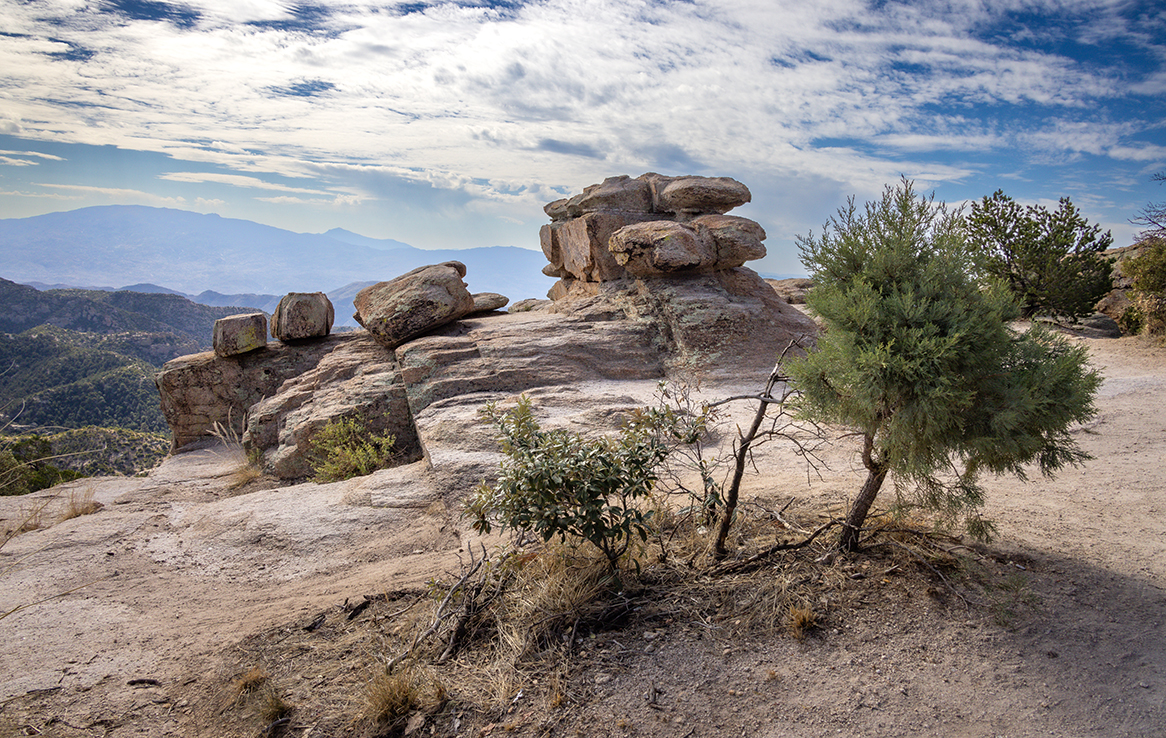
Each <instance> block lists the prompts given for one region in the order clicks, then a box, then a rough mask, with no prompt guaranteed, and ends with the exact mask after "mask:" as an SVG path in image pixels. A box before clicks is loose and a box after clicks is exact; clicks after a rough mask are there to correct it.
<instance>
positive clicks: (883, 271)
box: [788, 180, 1101, 550]
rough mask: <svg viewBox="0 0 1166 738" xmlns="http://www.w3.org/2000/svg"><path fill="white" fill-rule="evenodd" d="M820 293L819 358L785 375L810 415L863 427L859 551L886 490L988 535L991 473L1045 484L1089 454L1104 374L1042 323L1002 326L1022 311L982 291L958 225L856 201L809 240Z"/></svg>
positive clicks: (892, 197)
mask: <svg viewBox="0 0 1166 738" xmlns="http://www.w3.org/2000/svg"><path fill="white" fill-rule="evenodd" d="M798 241H799V247H800V250H801V257H802V263H803V265H805V267H806V269H807V270H808V271H809V273H810V276H811V277H812V278H813V279H814V281H815V287H814V289H813V290H811V291H810V293H809V295H808V296H807V302H808V303H809V306H810V307H811V308H812V309H813V310H814V312H815V313H817V315H818V316H819V317H820V318H821V319H822V320H823V321H824V324H825V330H824V331H823V332H822V335H821V337H820V338H819V341H818V346H817V348H816V350H814V351H812V352H810V353H809V354H808V355H807V356H805V357H804V358H802V359H799V360H795V361H793V362H791V363H790V365H789V366H788V371H789V374H790V376H791V377H792V378H793V380H794V382H795V383H796V387H797V388H798V389H799V390H800V391H801V393H802V398H801V400H800V402H801V405H800V408H799V412H800V413H801V414H802V415H803V416H804V417H807V418H810V419H814V420H818V421H825V422H829V423H836V424H841V425H844V426H849V427H853V428H854V429H855V430H856V431H857V433H858V435H859V436H860V437H861V439H862V462H863V465H864V466H865V468H866V470H867V477H866V482H865V483H864V484H863V486H862V489H861V491H860V493H859V495H858V497H857V498H856V499H855V500H854V502H853V504H852V506H851V508H850V510H849V513H848V515H847V518H846V521H845V524H844V526H843V532H842V538H841V547H842V548H843V549H844V550H855V549H856V548H857V547H858V544H859V534H860V531H861V529H862V526H863V524H864V522H865V520H866V517H867V513H868V512H869V511H870V508H871V505H872V504H873V502H874V500H875V497H876V496H877V495H878V493H879V490H880V489H881V488H882V486H883V482H884V481H885V480H886V479H887V477H888V476H891V477H892V478H893V479H894V480H895V482H896V489H897V490H898V491H899V492H900V493H902V494H903V495H910V496H913V497H914V501H915V502H917V503H919V504H923V505H925V506H927V507H929V508H931V509H935V510H938V511H939V512H941V513H942V514H943V515H944V516H945V517H946V518H947V519H949V520H950V519H957V518H963V519H964V521H965V522H966V523H967V524H968V527H969V530H970V532H972V533H980V534H983V535H986V534H987V533H988V532H989V529H988V528H987V527H985V526H986V524H984V523H983V522H982V521H980V519H979V517H978V515H976V510H977V509H978V508H979V507H980V505H982V503H983V490H982V489H981V487H980V485H979V478H980V475H981V474H982V473H983V472H991V473H1004V472H1011V473H1014V474H1017V475H1018V476H1020V477H1024V473H1025V469H1024V467H1025V465H1026V464H1028V463H1029V462H1032V461H1035V462H1037V463H1038V464H1039V468H1040V470H1041V471H1042V472H1043V473H1044V474H1046V475H1051V474H1052V473H1053V472H1054V471H1056V470H1057V469H1059V468H1061V467H1062V466H1064V465H1065V464H1075V463H1079V462H1080V461H1081V460H1083V459H1085V458H1087V457H1086V455H1085V454H1084V453H1083V452H1082V451H1081V450H1080V449H1079V448H1078V447H1077V445H1076V443H1075V441H1074V440H1073V438H1072V437H1071V436H1070V434H1069V428H1070V426H1071V425H1073V424H1074V423H1079V422H1082V421H1084V420H1087V419H1088V418H1090V417H1092V416H1093V414H1094V412H1095V411H1094V408H1093V396H1094V394H1095V391H1096V389H1097V387H1098V385H1099V383H1100V382H1101V378H1100V376H1099V375H1098V374H1097V373H1096V372H1094V371H1093V370H1091V369H1090V368H1089V366H1088V364H1087V362H1086V354H1085V351H1084V349H1083V348H1079V347H1072V346H1070V345H1069V344H1068V343H1067V342H1065V341H1063V340H1060V339H1059V338H1058V337H1056V336H1054V335H1052V334H1051V333H1049V332H1047V331H1045V330H1043V329H1042V328H1040V327H1039V326H1035V327H1034V328H1033V329H1032V330H1030V331H1028V332H1026V333H1023V334H1018V333H1016V332H1014V331H1013V330H1011V329H1010V328H1009V327H1008V322H1009V321H1010V320H1012V319H1014V318H1015V317H1016V314H1017V308H1016V305H1015V303H1014V302H1013V301H1012V299H1011V298H1010V296H1009V294H1008V293H1007V291H1006V290H1004V289H1002V288H1001V287H1000V286H999V285H996V284H994V285H988V286H983V285H981V284H979V283H978V282H977V280H976V279H975V278H974V275H975V269H974V265H973V261H972V257H971V254H970V252H969V249H968V248H967V246H966V243H965V241H964V229H963V225H962V223H961V219H960V217H959V213H957V212H952V211H950V210H948V209H947V208H946V207H945V206H944V205H943V204H942V203H939V204H936V203H935V202H934V200H933V199H929V198H923V197H919V196H917V195H916V193H915V192H914V189H913V186H912V183H911V182H909V181H906V180H904V181H903V182H901V183H900V185H899V186H898V187H892V186H888V187H887V188H886V190H885V191H884V193H883V196H882V199H881V201H878V202H872V203H867V204H866V206H865V208H864V209H863V210H861V211H860V210H859V209H858V208H857V207H856V206H855V203H854V199H853V198H851V199H850V201H849V202H848V204H847V206H846V207H844V208H842V209H840V210H839V211H838V215H837V216H836V217H833V218H831V219H830V220H829V221H827V223H826V225H825V228H824V230H823V233H822V234H821V236H818V237H815V236H814V234H813V233H811V234H810V235H809V236H805V237H799V239H798Z"/></svg>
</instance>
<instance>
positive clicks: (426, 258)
mask: <svg viewBox="0 0 1166 738" xmlns="http://www.w3.org/2000/svg"><path fill="white" fill-rule="evenodd" d="M450 260H456V261H460V262H462V263H464V264H465V265H466V269H467V274H466V283H467V284H468V285H469V288H470V291H471V292H498V293H501V294H503V295H506V296H507V297H509V298H510V299H511V300H512V301H513V300H520V299H524V298H528V297H543V296H545V295H546V292H547V290H548V289H549V288H550V287H551V285H552V284H553V283H554V280H553V279H551V278H550V277H547V276H545V275H543V274H542V268H543V266H545V265H546V259H545V258H544V257H543V255H542V252H540V251H533V250H529V249H521V248H516V247H512V246H492V247H482V248H474V249H464V250H452V249H446V250H424V249H418V248H414V247H412V246H409V245H408V244H404V243H401V242H400V241H394V240H391V239H374V238H368V237H366V236H361V235H359V234H356V233H352V232H350V231H346V230H344V229H342V228H334V229H332V230H330V231H328V232H326V233H295V232H292V231H287V230H283V229H280V228H274V227H272V226H266V225H261V224H259V223H254V222H251V221H247V220H237V219H233V218H222V217H220V216H218V215H213V214H210V215H204V214H200V213H193V212H188V211H185V210H174V209H170V208H152V207H145V206H140V205H108V206H99V207H90V208H81V209H79V210H71V211H68V212H61V213H49V214H46V215H37V216H33V217H30V218H5V219H0V263H2V264H3V267H2V268H0V276H3V277H5V278H7V279H10V280H13V281H16V282H20V283H23V284H31V285H34V286H37V287H47V286H54V287H55V286H70V287H95V286H98V285H110V287H108V288H107V289H113V288H114V286H117V285H123V286H121V287H117V289H127V288H126V287H124V285H131V287H130V288H128V289H130V291H138V292H144V291H151V292H154V291H157V292H171V291H172V292H177V293H180V294H183V295H184V296H187V297H190V298H191V299H192V300H195V301H196V302H201V303H203V304H209V305H226V304H231V305H242V306H246V307H258V308H260V309H266V310H267V311H268V312H270V307H274V303H273V302H272V303H271V305H270V307H268V306H266V303H267V302H270V299H269V298H271V297H274V299H275V300H278V299H279V297H280V296H282V295H284V294H286V293H288V292H316V291H322V292H325V293H327V294H328V295H329V297H330V298H332V300H333V303H334V304H335V305H336V308H337V309H336V312H337V318H338V319H340V318H341V317H342V316H344V315H345V314H346V313H347V312H348V309H349V307H350V303H348V304H346V303H345V302H344V298H345V297H347V299H348V300H349V301H350V300H351V296H349V295H348V293H349V292H351V293H352V294H353V295H354V294H355V292H356V291H357V289H358V288H354V286H355V285H356V284H359V285H361V286H363V285H365V284H371V283H375V282H379V281H383V280H388V279H392V278H393V277H396V276H399V275H401V274H404V273H405V272H408V271H410V270H412V269H415V268H417V267H419V266H424V265H427V264H437V263H440V262H443V261H450ZM212 290H213V291H212ZM334 295H335V296H334ZM241 296H250V297H251V298H252V299H239V298H240V297H241ZM338 298H340V299H338ZM256 303H261V304H256ZM338 322H342V321H340V320H338Z"/></svg>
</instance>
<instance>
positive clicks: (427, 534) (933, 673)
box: [0, 339, 1166, 738]
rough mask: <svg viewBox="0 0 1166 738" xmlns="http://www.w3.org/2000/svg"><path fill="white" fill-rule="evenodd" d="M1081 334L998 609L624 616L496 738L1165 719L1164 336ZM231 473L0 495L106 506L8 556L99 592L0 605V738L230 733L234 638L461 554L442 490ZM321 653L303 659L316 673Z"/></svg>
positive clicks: (6, 513)
mask: <svg viewBox="0 0 1166 738" xmlns="http://www.w3.org/2000/svg"><path fill="white" fill-rule="evenodd" d="M1081 340H1084V341H1085V342H1086V343H1087V344H1088V346H1089V348H1090V350H1091V352H1092V355H1093V357H1094V360H1095V362H1096V364H1097V365H1098V366H1099V367H1100V368H1101V369H1102V370H1103V372H1104V374H1105V376H1106V381H1105V384H1104V386H1103V388H1102V390H1101V393H1100V397H1099V398H1098V407H1099V410H1100V412H1099V415H1098V417H1097V419H1096V420H1095V421H1094V422H1093V424H1092V425H1091V426H1090V427H1089V428H1088V429H1087V430H1088V431H1090V432H1089V433H1085V432H1082V435H1081V443H1082V446H1083V447H1084V448H1085V449H1086V450H1087V451H1088V452H1089V453H1091V454H1092V455H1093V456H1094V459H1093V460H1092V461H1090V462H1088V463H1087V464H1086V465H1085V466H1084V467H1083V468H1080V469H1071V470H1068V471H1066V472H1065V473H1063V474H1061V475H1060V476H1059V477H1058V478H1057V479H1055V480H1051V481H1050V480H1045V479H1039V478H1037V479H1034V480H1032V481H1030V482H1029V483H1027V484H1022V483H1019V482H1015V481H1012V480H1001V481H999V482H997V483H993V484H991V485H990V486H989V505H988V509H987V514H988V516H989V517H991V518H993V519H995V520H996V521H997V522H998V524H999V527H1000V537H999V540H998V541H997V542H996V543H995V544H993V546H992V548H991V549H990V550H991V552H992V553H993V554H994V555H995V557H996V559H997V560H998V563H999V565H1000V567H1003V570H1007V571H1010V572H1013V573H1014V574H1015V576H1014V577H1004V576H1003V575H1001V579H1000V582H999V584H998V586H999V591H1000V593H1001V599H1000V601H1001V603H1002V604H1001V605H1000V610H999V611H998V612H989V611H983V610H975V609H972V610H965V609H963V608H962V607H961V605H960V604H959V603H958V602H952V601H947V602H946V603H945V602H940V601H938V600H936V599H935V598H934V597H931V596H929V595H928V593H927V592H926V591H923V590H920V589H919V588H918V587H917V586H916V584H917V583H914V582H909V581H906V580H905V579H901V578H897V577H895V576H893V575H887V576H885V577H872V578H871V579H869V580H867V583H866V584H865V585H864V586H867V587H868V590H864V594H863V595H862V597H863V598H865V599H862V600H860V601H861V602H866V603H867V604H866V605H865V606H860V607H858V608H857V609H855V610H852V611H847V612H845V613H841V612H832V613H831V615H830V618H829V622H828V626H827V628H825V629H823V630H822V631H820V632H818V633H817V634H815V635H814V636H813V637H811V638H808V639H807V640H805V641H802V642H798V641H795V640H793V639H790V638H788V637H785V636H778V637H774V638H752V639H748V640H745V641H740V640H735V639H732V638H729V637H728V636H727V635H726V634H725V633H719V632H716V631H715V630H710V629H708V628H705V627H701V626H699V625H694V624H691V623H689V624H686V623H673V624H671V625H669V626H668V627H663V626H660V627H653V628H649V629H641V630H639V631H629V632H627V633H622V634H618V635H614V636H612V637H611V639H610V642H608V641H606V640H604V639H603V638H601V639H599V640H598V641H596V642H594V643H589V644H585V645H584V647H583V652H582V654H581V656H580V658H581V660H582V661H583V663H584V664H585V668H580V669H579V670H577V672H576V674H575V676H574V677H573V678H572V679H573V681H572V684H571V687H570V689H569V690H568V691H569V693H570V695H571V696H572V698H571V700H570V701H569V708H568V709H566V710H564V711H561V712H560V713H557V714H554V715H548V714H547V713H545V711H543V710H542V708H541V707H537V706H535V705H530V706H527V705H526V704H525V703H523V702H522V701H521V700H517V701H516V702H515V707H514V709H513V712H512V714H511V715H510V717H509V718H508V723H507V725H505V726H503V725H499V726H496V727H495V728H494V730H497V731H501V730H502V729H503V728H504V727H505V728H508V729H509V731H510V733H511V734H516V735H527V734H529V735H535V734H542V733H546V732H547V730H548V729H549V728H553V729H552V730H551V731H550V732H551V733H552V734H554V735H587V736H591V735H595V736H600V735H611V736H632V735H647V736H712V735H717V736H721V735H733V736H737V735H742V736H744V735H749V736H768V737H771V738H784V737H786V736H791V737H792V736H827V735H830V736H835V735H862V736H882V735H895V736H944V737H945V738H963V737H965V736H966V737H968V738H971V737H975V738H981V737H985V738H986V737H988V736H1009V737H1010V738H1027V737H1029V736H1033V737H1035V736H1038V735H1039V736H1048V735H1058V736H1099V737H1100V736H1127V735H1128V736H1146V737H1149V736H1162V735H1166V728H1164V727H1163V726H1166V627H1164V623H1163V621H1164V620H1166V499H1164V498H1166V491H1164V490H1166V350H1163V349H1160V348H1154V347H1151V346H1148V345H1147V344H1145V343H1143V342H1140V341H1137V340H1135V339H1119V340H1094V339H1081ZM763 461H764V460H763ZM236 463H237V462H236V461H233V460H232V459H230V458H228V457H226V456H224V455H223V453H222V452H221V451H218V452H217V451H212V450H207V451H200V452H196V453H193V454H184V455H183V456H181V457H176V458H174V459H171V460H170V461H169V462H168V463H167V465H166V466H165V467H164V468H163V469H162V470H161V471H159V472H158V473H156V474H154V475H153V476H151V477H150V478H147V479H121V480H105V481H100V482H95V481H90V482H88V483H86V482H81V483H78V484H74V485H73V486H72V487H66V488H57V489H55V490H52V491H46V493H43V494H41V495H38V496H35V497H30V498H21V499H13V498H0V519H3V521H4V522H0V527H2V526H3V525H5V524H7V523H8V522H10V521H13V520H15V519H17V518H18V517H19V516H20V513H21V512H22V511H27V510H28V509H30V507H29V506H31V505H33V504H35V502H36V500H38V499H46V498H49V497H52V496H56V499H55V501H53V502H52V503H51V505H52V506H57V507H60V506H63V505H64V504H65V501H66V500H67V495H68V493H69V490H70V489H72V490H74V491H75V492H81V491H84V490H85V489H86V488H87V487H89V488H92V489H93V491H94V496H95V498H96V499H97V500H98V501H100V502H102V503H103V504H104V505H105V507H104V508H103V509H102V510H101V511H99V512H98V513H96V514H93V515H86V516H83V517H79V518H75V519H73V520H68V521H65V522H59V523H56V524H55V525H52V526H51V527H47V528H45V529H42V530H38V531H33V532H31V533H26V534H23V535H21V536H18V537H17V538H15V539H13V540H12V541H11V542H10V543H9V544H8V545H7V546H6V547H5V548H4V549H3V550H2V551H0V572H4V573H3V574H0V611H3V610H7V609H8V608H10V607H13V606H15V605H17V604H21V603H27V602H33V601H35V600H37V599H40V598H42V597H48V596H51V595H53V594H57V593H59V592H63V591H66V590H69V589H71V588H73V587H77V586H80V585H86V586H83V587H81V588H80V589H78V590H77V591H75V592H73V593H71V594H68V595H66V596H64V597H61V598H59V599H53V600H51V601H49V602H45V603H43V604H39V605H35V606H32V607H29V608H27V609H25V610H23V611H21V612H18V613H16V614H14V615H12V616H10V617H7V618H5V619H3V620H0V637H2V638H3V643H4V645H3V649H2V650H0V701H2V707H0V736H8V735H35V734H38V732H37V731H39V734H42V735H59V736H81V735H111V736H130V735H143V736H166V735H184V734H188V735H194V734H200V735H216V733H215V728H214V726H213V725H201V726H198V725H196V724H195V723H196V722H197V720H198V719H201V718H199V716H200V715H205V714H206V713H205V710H204V711H200V709H199V705H198V704H197V702H198V700H200V699H205V696H206V694H207V693H208V692H207V689H208V686H207V685H208V683H209V682H210V681H213V680H214V679H221V678H222V675H221V674H220V673H219V671H220V670H221V668H222V663H223V662H224V654H226V653H228V652H230V651H231V650H232V649H235V648H237V646H238V644H239V643H240V642H242V641H243V640H244V639H246V638H248V637H252V636H255V635H256V634H258V633H262V632H264V631H269V630H271V629H272V628H273V627H275V626H279V625H282V624H294V623H301V622H302V623H307V622H310V621H311V620H312V619H313V618H314V617H315V616H316V615H317V614H318V613H320V612H323V611H329V612H332V611H335V610H336V608H337V607H339V606H340V605H341V604H342V603H343V602H344V601H345V600H346V599H353V600H355V599H356V598H358V597H360V596H363V595H366V594H374V593H376V592H383V591H386V590H388V589H392V588H396V587H400V588H407V587H418V586H423V584H424V582H425V581H426V580H428V579H429V578H431V577H433V576H436V575H439V574H441V573H442V572H445V571H449V570H452V569H453V568H455V567H456V562H457V558H456V553H457V551H458V549H459V547H460V545H461V544H460V542H459V537H458V534H457V524H456V521H454V520H453V519H452V517H451V515H450V513H449V511H448V510H446V508H445V507H444V505H443V504H442V503H441V502H440V501H439V500H436V499H424V498H418V499H411V498H409V497H408V495H407V494H406V495H405V496H404V497H401V496H400V494H398V495H397V497H395V498H393V500H390V501H388V502H387V503H385V500H383V499H382V500H381V503H380V504H381V506H378V507H373V506H372V505H371V504H367V500H368V499H369V489H368V485H372V486H374V487H375V486H376V485H377V484H379V483H380V482H378V481H377V479H379V478H376V477H375V475H374V478H366V480H365V481H361V482H353V483H340V484H336V485H325V486H317V485H303V486H300V487H295V488H288V489H282V490H267V491H260V492H253V493H250V494H246V495H241V496H230V495H229V493H227V492H226V486H227V481H228V480H229V476H230V473H231V470H232V469H233V468H234V466H233V465H234V464H236ZM841 467H842V468H841V469H840V470H839V473H838V474H836V475H833V476H828V477H827V478H826V479H824V480H823V481H817V482H815V484H814V485H811V486H810V487H806V485H805V475H804V472H802V471H800V470H797V469H788V468H787V469H785V470H784V471H782V472H780V473H774V474H770V475H767V476H766V477H763V478H760V479H754V480H753V481H752V482H751V485H752V487H751V488H752V489H753V490H754V491H758V492H766V493H770V492H772V491H773V490H774V489H780V490H781V491H782V492H783V493H785V492H786V491H789V490H793V489H794V488H795V486H796V485H800V487H797V489H798V491H797V494H798V495H802V496H805V497H806V498H807V499H809V498H820V497H822V496H827V497H830V496H833V497H834V498H836V499H841V498H842V497H844V496H845V494H846V493H847V491H848V490H849V489H850V485H852V484H853V483H854V479H853V478H852V477H849V476H848V475H847V474H846V468H845V467H846V464H845V462H844V463H843V464H842V465H841ZM762 468H763V469H765V468H766V466H765V465H764V464H762ZM773 468H779V467H773ZM836 468H837V467H836ZM360 485H365V488H361V487H360ZM375 496H376V490H374V491H373V497H375ZM378 499H380V498H378ZM361 501H363V502H361ZM54 515H55V513H54V512H53V507H50V508H49V509H47V510H46V511H45V513H44V517H45V519H46V521H49V520H51V519H52V518H53V517H54ZM9 567H11V568H9ZM296 668H301V667H298V666H297V667H296ZM317 668H319V669H322V668H323V667H322V666H321V665H319V664H315V663H313V662H312V660H311V658H310V657H305V658H304V661H303V666H302V671H303V673H305V674H307V673H311V671H312V670H313V669H317ZM649 697H651V698H650V699H649ZM315 724H316V725H317V726H320V725H324V724H330V723H327V721H317V722H316V723H315ZM336 724H340V723H336ZM479 727H480V726H479ZM426 732H428V731H426ZM451 732H456V731H451ZM481 732H482V731H481V730H480V729H479V730H476V732H475V734H481ZM342 733H343V731H341V732H339V733H329V732H325V731H324V730H323V729H322V728H319V727H317V729H316V730H315V732H313V730H312V729H311V726H310V725H308V724H305V725H304V726H303V727H302V728H300V729H297V731H295V732H292V733H289V734H294V735H313V736H317V735H331V734H342ZM223 734H224V735H225V734H228V733H223ZM240 734H245V733H240ZM465 734H467V735H468V734H469V733H468V732H467V733H465Z"/></svg>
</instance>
